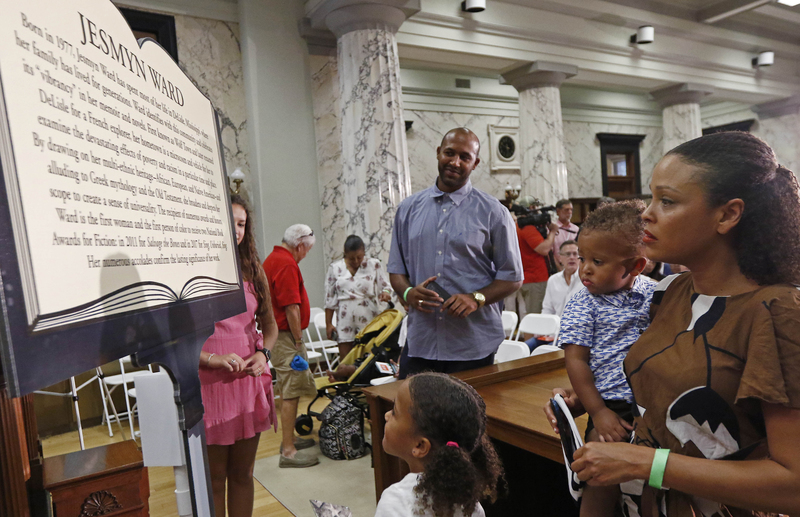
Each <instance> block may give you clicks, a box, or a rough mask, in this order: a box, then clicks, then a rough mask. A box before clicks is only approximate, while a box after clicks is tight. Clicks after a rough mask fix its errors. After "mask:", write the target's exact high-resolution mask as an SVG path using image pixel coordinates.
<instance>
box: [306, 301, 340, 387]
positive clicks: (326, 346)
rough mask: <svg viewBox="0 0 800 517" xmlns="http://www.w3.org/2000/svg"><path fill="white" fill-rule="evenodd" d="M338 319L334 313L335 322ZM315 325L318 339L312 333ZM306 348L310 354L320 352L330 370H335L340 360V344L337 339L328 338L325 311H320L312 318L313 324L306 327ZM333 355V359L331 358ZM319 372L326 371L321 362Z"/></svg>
mask: <svg viewBox="0 0 800 517" xmlns="http://www.w3.org/2000/svg"><path fill="white" fill-rule="evenodd" d="M335 321H336V315H335V314H334V322H335ZM312 326H313V327H314V334H316V339H314V335H313V334H312V333H311V327H312ZM306 338H307V342H306V349H307V350H308V352H309V354H311V352H314V353H318V354H320V355H321V356H322V357H324V358H325V363H326V364H327V365H328V369H329V370H333V368H334V366H335V365H336V363H337V361H338V354H339V346H338V343H336V341H333V340H331V339H326V332H325V312H324V311H323V312H318V313H317V314H316V315H315V316H314V317H313V319H312V320H311V324H310V325H309V326H308V328H307V329H306ZM331 357H333V360H331ZM309 360H311V356H310V355H309ZM317 373H318V374H319V375H323V374H324V373H325V372H323V371H322V367H321V364H320V362H317Z"/></svg>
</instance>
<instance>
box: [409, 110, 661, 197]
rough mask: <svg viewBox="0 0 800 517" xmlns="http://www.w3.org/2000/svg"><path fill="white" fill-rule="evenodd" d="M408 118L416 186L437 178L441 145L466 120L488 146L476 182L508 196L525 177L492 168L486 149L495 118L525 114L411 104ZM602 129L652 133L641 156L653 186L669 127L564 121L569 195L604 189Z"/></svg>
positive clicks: (512, 121) (499, 121)
mask: <svg viewBox="0 0 800 517" xmlns="http://www.w3.org/2000/svg"><path fill="white" fill-rule="evenodd" d="M405 119H406V120H410V121H413V122H414V124H413V126H412V127H411V130H410V131H408V132H407V133H406V137H407V140H408V159H409V163H410V170H411V190H412V191H413V192H417V191H420V190H422V189H424V188H427V187H429V186H430V185H432V184H433V180H434V179H435V178H436V174H437V171H436V148H437V147H438V146H439V143H440V141H441V138H442V135H443V134H444V133H445V132H446V131H447V130H449V129H452V128H454V127H459V126H466V127H469V128H470V129H472V130H473V131H475V133H476V134H477V135H478V137H479V138H480V139H481V144H482V145H483V146H484V152H482V153H481V154H482V156H483V157H484V159H485V160H486V161H483V162H481V164H480V165H478V168H477V169H475V172H473V173H472V183H473V184H474V185H475V186H476V187H478V188H479V189H481V190H483V191H485V192H487V193H489V194H491V195H493V196H495V197H498V198H502V197H503V192H504V190H505V185H506V184H508V183H510V184H511V185H517V184H519V183H520V175H519V174H517V173H514V174H509V173H492V172H491V169H490V167H489V163H488V156H489V153H488V151H486V149H485V148H486V146H487V145H489V130H488V127H489V125H490V124H494V125H506V126H517V125H518V124H519V118H517V117H502V116H489V115H467V114H461V113H445V112H439V111H412V110H406V112H405ZM597 133H621V134H631V135H646V137H645V139H644V140H643V141H642V144H641V147H640V149H639V160H640V163H641V170H642V192H649V190H648V189H647V185H648V184H649V182H650V177H651V176H652V173H653V167H655V165H656V164H657V163H658V160H660V159H661V156H662V155H663V153H662V150H661V147H662V138H663V130H662V129H661V128H660V127H651V126H634V125H621V124H599V123H594V122H570V121H564V147H565V150H566V163H567V180H568V188H569V195H570V196H571V197H598V196H600V195H602V177H601V165H600V143H599V142H598V141H597V138H596V137H595V135H596V134H597Z"/></svg>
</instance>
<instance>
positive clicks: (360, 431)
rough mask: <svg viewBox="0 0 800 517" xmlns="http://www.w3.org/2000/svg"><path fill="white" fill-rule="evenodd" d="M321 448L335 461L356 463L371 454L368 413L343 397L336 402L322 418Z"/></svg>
mask: <svg viewBox="0 0 800 517" xmlns="http://www.w3.org/2000/svg"><path fill="white" fill-rule="evenodd" d="M320 420H322V426H320V428H319V448H320V450H321V451H322V454H324V455H325V456H327V457H328V458H330V459H332V460H345V459H346V460H352V459H355V458H360V457H362V456H364V455H365V454H366V453H367V445H366V442H365V440H364V411H363V410H362V409H361V408H360V407H359V406H358V405H357V404H356V403H355V402H353V401H352V400H351V399H349V398H347V397H344V396H342V395H337V396H336V397H334V398H333V400H332V401H331V403H330V404H328V406H327V407H326V408H325V409H323V410H322V414H321V415H320Z"/></svg>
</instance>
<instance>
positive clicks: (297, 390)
mask: <svg viewBox="0 0 800 517" xmlns="http://www.w3.org/2000/svg"><path fill="white" fill-rule="evenodd" d="M314 241H315V239H314V232H313V231H312V230H311V228H309V227H308V226H306V225H305V224H295V225H292V226H290V227H289V228H287V229H286V232H285V233H284V234H283V242H281V245H280V246H275V248H274V249H273V250H272V253H270V254H269V256H268V257H267V260H265V261H264V271H265V272H266V274H267V279H268V280H269V292H270V296H271V297H272V309H273V312H274V313H275V322H276V323H277V324H278V341H277V342H276V343H275V347H274V348H273V350H272V365H273V366H274V367H275V372H276V373H277V381H278V393H280V395H281V435H282V443H281V457H280V461H279V463H278V465H279V466H280V467H281V468H287V467H310V466H312V465H316V464H317V463H319V458H318V457H317V454H316V452H314V451H312V450H311V449H310V448H311V447H313V446H314V440H312V439H307V438H306V439H304V438H298V439H297V440H295V436H294V422H295V419H296V418H297V403H298V401H299V399H300V397H301V396H302V395H315V394H316V388H315V385H314V378H313V377H312V375H311V371H310V370H309V368H308V355H307V354H306V347H305V345H304V344H303V330H305V329H306V328H307V327H308V320H309V318H310V315H311V306H310V304H309V302H308V293H306V288H305V285H303V275H302V274H301V273H300V267H299V266H298V263H299V262H300V261H301V260H303V259H304V258H305V257H306V255H307V254H308V252H309V251H310V250H311V248H312V246H314ZM298 356H299V357H301V358H302V359H304V360H305V364H303V361H300V360H296V359H295V358H296V357H298Z"/></svg>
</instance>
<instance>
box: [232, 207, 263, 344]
mask: <svg viewBox="0 0 800 517" xmlns="http://www.w3.org/2000/svg"><path fill="white" fill-rule="evenodd" d="M231 205H239V206H241V207H242V208H243V209H244V211H245V213H246V214H247V221H246V222H245V224H244V238H243V239H242V242H241V244H239V246H238V248H239V261H240V262H241V265H242V276H243V277H244V279H245V280H246V281H248V282H250V283H251V284H253V291H254V293H253V294H255V296H256V300H257V301H258V307H257V308H256V321H257V322H258V325H259V328H261V330H262V331H263V330H264V329H266V328H267V322H268V321H269V320H270V319H272V318H273V316H272V299H271V298H270V295H269V283H268V282H267V275H266V274H265V273H264V268H262V267H261V260H260V259H259V258H258V251H257V250H256V240H255V236H254V235H253V218H252V216H251V212H250V207H249V206H248V205H247V202H246V201H245V200H244V198H242V197H241V196H240V195H238V194H232V195H231Z"/></svg>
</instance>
